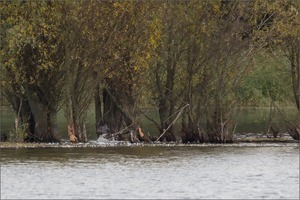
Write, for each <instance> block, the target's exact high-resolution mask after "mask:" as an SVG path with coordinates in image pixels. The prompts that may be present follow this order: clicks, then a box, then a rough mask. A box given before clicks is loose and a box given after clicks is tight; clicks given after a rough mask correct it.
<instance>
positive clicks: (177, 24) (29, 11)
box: [0, 0, 300, 143]
mask: <svg viewBox="0 0 300 200" xmlns="http://www.w3.org/2000/svg"><path fill="white" fill-rule="evenodd" d="M0 9H1V51H0V54H1V94H2V95H3V96H4V97H5V98H6V100H7V101H8V102H9V103H10V105H11V106H12V108H13V110H14V112H15V113H16V116H17V117H16V119H15V125H16V131H17V133H24V135H23V136H22V137H19V138H18V140H20V141H29V142H57V141H59V139H60V133H59V130H58V127H57V119H56V117H57V113H58V111H59V110H60V109H63V110H64V113H65V116H66V118H67V121H68V132H69V135H70V136H74V137H75V138H76V139H77V140H78V141H80V142H86V141H87V140H88V138H87V134H86V128H85V124H86V121H87V112H88V108H89V107H90V106H91V104H94V108H95V117H96V126H95V129H96V130H97V131H96V132H97V135H98V136H99V135H100V134H101V133H102V132H101V130H103V127H106V128H107V130H109V131H110V133H113V134H116V133H117V134H116V135H118V136H121V135H122V133H126V132H128V131H137V130H139V132H141V131H140V129H139V128H140V127H141V118H142V116H145V117H147V118H148V119H149V120H151V121H152V122H153V123H154V124H155V125H156V127H157V129H158V130H159V133H160V135H158V136H157V137H156V138H155V139H159V140H161V141H175V140H176V137H175V132H176V130H175V129H174V122H175V121H176V120H177V119H179V118H178V117H179V115H180V121H181V122H180V124H181V130H180V133H181V139H182V142H218V143H224V142H232V141H233V134H234V127H235V126H234V123H233V122H232V120H231V119H232V114H233V111H234V108H235V107H237V106H239V105H240V102H242V101H244V100H245V98H243V97H245V95H244V96H243V95H241V93H242V92H241V91H244V90H241V89H243V88H244V87H245V84H244V83H245V79H244V78H245V76H246V75H248V74H249V73H251V71H252V70H253V65H254V64H255V63H254V60H255V58H256V57H257V56H258V55H268V56H270V55H271V56H276V57H279V58H282V59H286V60H287V65H288V69H289V72H288V73H289V75H288V76H287V77H288V79H287V80H285V81H286V83H287V84H290V86H291V88H290V89H291V91H292V94H293V101H294V102H295V104H294V105H295V106H296V107H297V109H298V111H299V110H300V102H299V99H300V3H299V1H296V0H295V1H292V0H283V1H263V0H253V1H222V0H217V1H193V0H191V1H186V0H184V1H183V0H178V1H151V0H149V1H2V2H1V8H0ZM277 78H278V77H277ZM279 78H280V77H279ZM243 84H244V85H243ZM267 91H268V92H269V93H270V96H271V97H272V98H274V99H276V95H273V94H277V93H278V92H277V93H276V91H270V90H268V89H267ZM248 95H249V94H248ZM250 96H251V93H250ZM147 107H151V108H155V109H156V111H157V112H158V115H159V119H158V120H157V119H152V118H151V117H150V116H148V115H147V114H146V113H145V108H147ZM299 121H300V114H299ZM290 130H291V131H292V133H295V134H298V138H299V132H300V125H299V124H298V125H297V124H296V125H295V124H294V125H293V126H291V129H290ZM19 135H20V134H19ZM142 136H143V137H146V136H145V135H142ZM140 137H141V135H140ZM140 139H145V138H140Z"/></svg>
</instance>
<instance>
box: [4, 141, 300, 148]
mask: <svg viewBox="0 0 300 200" xmlns="http://www.w3.org/2000/svg"><path fill="white" fill-rule="evenodd" d="M299 144H300V143H299V141H297V140H293V139H290V138H241V139H236V140H235V141H234V142H233V143H188V144H184V143H181V142H170V143H162V142H155V143H130V142H128V141H109V142H97V141H96V140H91V141H88V142H87V143H76V144H74V143H71V142H70V141H61V142H58V143H17V142H0V150H1V149H19V148H106V147H278V146H279V147H283V146H294V147H299Z"/></svg>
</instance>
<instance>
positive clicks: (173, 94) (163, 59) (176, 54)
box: [147, 1, 186, 141]
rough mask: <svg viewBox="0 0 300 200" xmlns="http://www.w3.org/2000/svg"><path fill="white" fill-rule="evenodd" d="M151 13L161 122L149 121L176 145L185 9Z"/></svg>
mask: <svg viewBox="0 0 300 200" xmlns="http://www.w3.org/2000/svg"><path fill="white" fill-rule="evenodd" d="M156 6H157V9H156V10H155V12H153V13H152V19H153V22H152V25H151V26H152V27H153V28H152V29H153V32H152V36H151V43H152V45H153V49H154V52H152V62H151V65H150V66H151V67H150V70H149V73H150V76H149V78H150V82H151V86H152V88H151V92H152V101H151V103H152V106H153V107H155V108H157V111H158V115H159V121H158V122H157V121H156V120H154V119H152V118H150V117H149V116H147V117H148V119H150V120H151V121H152V122H154V123H155V124H156V127H157V128H158V131H159V136H162V133H164V135H163V136H162V137H160V140H166V141H176V137H175V129H174V120H175V119H176V115H177V113H178V112H179V110H180V109H181V108H177V106H180V104H179V103H178V102H179V100H180V99H181V98H180V97H179V96H180V94H179V88H178V83H177V81H178V78H179V76H180V72H181V64H182V63H181V61H182V54H183V52H184V48H185V46H184V45H183V44H182V41H183V38H185V37H186V36H185V35H184V32H183V31H182V30H183V29H184V26H183V23H184V19H185V17H184V13H183V12H182V9H183V8H184V7H185V6H186V5H185V3H184V2H183V1H174V2H160V4H157V5H156Z"/></svg>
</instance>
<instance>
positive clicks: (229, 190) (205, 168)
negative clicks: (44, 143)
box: [1, 146, 299, 199]
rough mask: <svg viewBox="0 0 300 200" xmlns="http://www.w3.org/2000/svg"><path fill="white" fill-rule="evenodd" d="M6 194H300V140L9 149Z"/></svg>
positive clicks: (4, 155) (4, 157) (4, 164)
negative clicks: (244, 144) (285, 143)
mask: <svg viewBox="0 0 300 200" xmlns="http://www.w3.org/2000/svg"><path fill="white" fill-rule="evenodd" d="M1 198H3V199H8V198H14V199H24V198H25V199H32V198H37V199H43V198H46V199H70V198H75V199H79V198H84V199H92V198H93V199H102V198H121V199H124V198H139V199H140V198H159V199H161V198H180V199H182V198H193V199H195V198H197V199H199V198H205V199H207V198H217V199H220V198H238V199H246V198H252V199H253V198H254V199H258V198H271V199H279V198H281V199H288V198H299V146H277V147H204V146H202V147H176V146H173V147H111V148H66V149H62V148H58V149H55V148H44V149H42V148H41V149H1Z"/></svg>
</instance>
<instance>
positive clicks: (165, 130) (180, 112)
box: [156, 104, 189, 142]
mask: <svg viewBox="0 0 300 200" xmlns="http://www.w3.org/2000/svg"><path fill="white" fill-rule="evenodd" d="M188 106H189V104H186V105H185V106H183V107H182V108H181V109H180V111H179V113H178V114H177V116H176V118H175V119H174V120H173V121H172V123H171V124H170V125H169V126H168V128H167V129H164V132H163V133H162V134H161V135H160V136H159V137H158V138H157V140H156V142H157V141H159V140H160V138H162V137H163V136H164V134H165V133H166V132H167V131H168V130H169V129H170V128H171V126H172V125H173V124H174V123H175V122H176V121H177V119H178V118H179V116H180V115H181V114H182V112H183V110H184V109H185V108H186V107H188Z"/></svg>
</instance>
